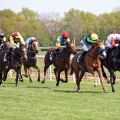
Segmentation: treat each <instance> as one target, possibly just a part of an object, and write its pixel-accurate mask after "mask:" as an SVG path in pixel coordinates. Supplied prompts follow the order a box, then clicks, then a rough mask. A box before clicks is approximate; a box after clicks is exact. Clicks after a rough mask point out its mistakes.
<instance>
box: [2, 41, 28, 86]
mask: <svg viewBox="0 0 120 120" xmlns="http://www.w3.org/2000/svg"><path fill="white" fill-rule="evenodd" d="M8 43H9V42H8ZM7 49H8V48H7ZM5 52H6V51H5ZM26 59H27V49H26V46H25V45H20V47H19V48H15V49H11V50H10V51H9V61H8V62H9V64H8V65H7V66H6V63H5V62H4V50H3V52H2V53H1V55H0V66H1V69H0V85H1V84H2V80H4V81H5V80H6V79H7V73H8V71H9V70H10V69H14V70H15V72H16V79H15V81H16V86H17V84H18V81H19V77H21V78H22V76H21V66H22V62H23V60H26Z"/></svg>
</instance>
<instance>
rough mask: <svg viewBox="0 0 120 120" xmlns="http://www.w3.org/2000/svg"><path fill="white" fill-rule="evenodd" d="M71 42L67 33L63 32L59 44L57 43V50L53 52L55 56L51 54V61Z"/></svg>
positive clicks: (58, 39) (58, 40) (59, 37)
mask: <svg viewBox="0 0 120 120" xmlns="http://www.w3.org/2000/svg"><path fill="white" fill-rule="evenodd" d="M69 42H70V39H69V35H68V33H67V32H63V33H62V35H60V36H58V38H57V42H56V47H57V49H56V50H55V52H53V54H51V56H50V59H51V60H52V59H54V58H55V56H56V54H57V53H58V52H60V51H62V50H63V49H64V48H66V46H67V45H68V43H69Z"/></svg>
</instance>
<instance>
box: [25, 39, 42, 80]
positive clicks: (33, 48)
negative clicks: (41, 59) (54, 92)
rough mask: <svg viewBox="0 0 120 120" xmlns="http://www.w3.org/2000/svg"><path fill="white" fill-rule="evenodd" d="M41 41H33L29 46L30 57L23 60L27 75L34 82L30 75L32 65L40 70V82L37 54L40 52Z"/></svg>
mask: <svg viewBox="0 0 120 120" xmlns="http://www.w3.org/2000/svg"><path fill="white" fill-rule="evenodd" d="M39 47H40V45H39V42H38V41H37V40H34V41H32V42H31V43H30V44H29V46H28V59H27V61H24V62H23V65H24V70H25V77H29V80H30V82H32V78H31V75H30V67H33V68H35V69H37V71H38V79H37V81H38V82H40V68H39V67H38V66H37V57H36V54H37V53H38V52H39Z"/></svg>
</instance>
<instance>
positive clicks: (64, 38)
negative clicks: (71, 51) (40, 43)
mask: <svg viewBox="0 0 120 120" xmlns="http://www.w3.org/2000/svg"><path fill="white" fill-rule="evenodd" d="M69 42H70V39H69V35H68V33H67V32H63V33H62V35H60V36H58V38H57V42H56V46H57V48H65V47H66V46H67V45H68V43H69Z"/></svg>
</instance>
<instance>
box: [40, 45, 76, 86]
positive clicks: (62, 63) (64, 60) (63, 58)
mask: <svg viewBox="0 0 120 120" xmlns="http://www.w3.org/2000/svg"><path fill="white" fill-rule="evenodd" d="M52 51H53V49H50V50H49V51H48V52H47V53H46V55H45V59H44V63H45V66H44V80H43V81H42V83H44V82H45V79H46V71H47V69H48V68H49V66H50V65H51V64H53V65H54V66H55V68H54V73H55V76H56V81H57V83H56V86H59V81H60V80H61V81H62V82H68V70H69V67H70V55H71V54H74V55H75V54H76V53H77V51H76V48H75V46H74V45H73V44H72V43H68V46H67V47H66V48H64V49H63V50H62V51H60V52H59V53H57V55H56V57H55V60H54V62H53V61H51V60H50V54H51V52H52ZM62 71H64V72H65V79H66V80H65V81H64V80H63V79H60V73H61V72H62Z"/></svg>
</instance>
